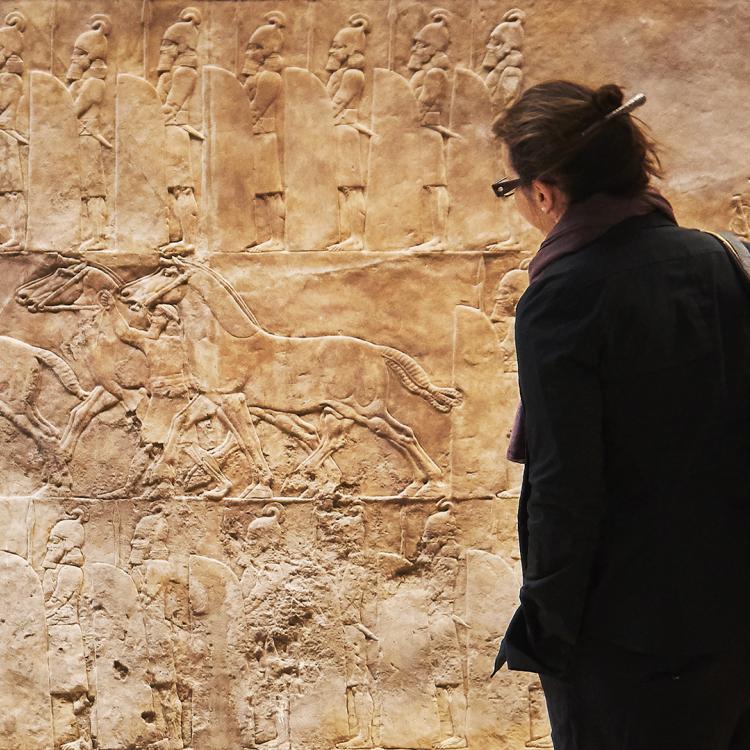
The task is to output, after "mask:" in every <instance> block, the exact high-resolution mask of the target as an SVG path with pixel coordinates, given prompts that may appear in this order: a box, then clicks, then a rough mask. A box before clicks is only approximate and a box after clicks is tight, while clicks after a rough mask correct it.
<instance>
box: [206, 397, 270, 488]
mask: <svg viewBox="0 0 750 750" xmlns="http://www.w3.org/2000/svg"><path fill="white" fill-rule="evenodd" d="M221 406H222V407H223V408H222V410H221V412H220V413H219V418H220V419H221V420H222V422H224V424H225V426H226V427H227V429H229V430H230V431H231V432H232V434H233V435H234V438H235V440H236V441H237V444H238V445H239V446H240V450H241V451H242V452H243V453H244V454H245V456H246V457H247V459H248V461H250V462H251V463H252V465H253V466H255V469H256V470H257V471H258V475H259V476H258V482H257V484H256V485H254V486H253V487H247V488H246V489H245V491H244V492H243V493H242V494H241V497H272V496H273V492H272V490H271V482H272V480H273V474H272V473H271V469H270V467H269V466H268V462H267V461H266V457H265V456H264V455H263V450H262V448H261V446H260V440H259V439H258V433H257V432H256V431H255V425H254V424H253V420H252V417H251V416H250V412H249V411H248V409H247V402H246V401H245V396H244V395H243V394H241V393H232V394H229V395H227V396H224V397H222V399H221Z"/></svg>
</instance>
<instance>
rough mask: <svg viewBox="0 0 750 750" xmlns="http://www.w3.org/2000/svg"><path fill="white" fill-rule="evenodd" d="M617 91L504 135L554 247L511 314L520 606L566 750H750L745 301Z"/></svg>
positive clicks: (540, 112) (521, 119)
mask: <svg viewBox="0 0 750 750" xmlns="http://www.w3.org/2000/svg"><path fill="white" fill-rule="evenodd" d="M622 100H623V96H622V91H621V90H620V89H619V88H618V87H617V86H614V85H608V86H603V87H602V88H600V89H598V90H596V91H594V90H592V89H589V88H587V87H585V86H580V85H576V84H572V83H568V82H564V81H552V82H548V83H544V84H541V85H538V86H534V87H533V88H531V89H529V90H527V91H526V92H525V93H524V94H523V96H522V97H521V99H520V100H519V101H518V102H517V103H516V104H515V105H514V106H513V107H511V108H510V109H509V110H508V111H507V112H506V113H505V114H504V115H503V116H502V117H501V118H500V119H499V121H498V122H497V123H496V126H495V130H496V134H497V135H498V136H499V138H500V139H501V140H502V141H503V143H504V151H505V160H506V163H507V169H508V175H509V178H508V179H505V180H503V181H501V182H500V183H497V184H496V185H495V186H493V187H494V189H495V191H496V193H497V194H498V195H500V196H504V195H507V194H508V193H509V192H512V191H513V190H515V196H516V204H517V206H518V210H519V211H520V213H521V214H522V215H523V216H524V217H525V218H526V219H527V220H528V221H529V222H530V223H531V224H532V225H534V226H535V227H537V228H538V229H540V230H541V231H542V232H544V233H545V234H546V239H545V240H544V242H543V243H542V245H541V247H540V249H539V252H538V254H537V255H536V257H535V258H534V259H533V261H532V262H531V264H530V267H529V274H530V281H531V284H530V286H529V289H528V290H527V291H526V293H525V294H524V296H523V297H522V299H521V301H520V303H519V305H518V309H517V318H516V345H517V352H518V365H519V382H520V388H521V399H522V409H521V412H520V414H519V419H518V420H517V424H516V429H515V432H514V436H513V440H512V445H511V451H512V453H513V456H512V457H514V458H516V459H518V458H521V459H522V460H523V459H525V462H526V467H525V473H524V482H523V488H522V493H521V498H520V507H519V518H518V525H519V540H520V547H521V556H522V564H523V569H524V580H523V587H522V588H521V596H520V599H521V606H520V607H519V609H518V611H517V612H516V613H515V615H514V617H513V619H512V620H511V622H510V624H509V626H508V631H507V633H506V635H505V638H504V640H503V643H502V646H501V649H500V653H499V654H498V659H497V663H496V669H499V668H500V667H501V666H502V665H503V664H504V663H506V662H507V664H508V667H509V668H510V669H519V670H526V671H531V672H538V673H540V675H541V679H542V685H543V688H544V692H545V696H546V698H547V704H548V710H549V713H550V719H551V722H552V727H553V739H554V742H555V747H556V748H557V750H573V749H575V750H609V749H612V750H614V749H615V748H617V750H624V748H628V749H631V748H632V749H633V750H636V749H637V750H650V748H654V749H656V748H659V750H665V748H680V750H693V749H694V750H714V749H716V750H718V749H719V748H721V749H722V750H723V749H728V748H732V749H733V750H740V749H743V750H745V749H746V748H750V627H749V624H750V619H749V617H748V616H749V615H750V596H748V593H749V592H748V589H750V543H749V542H750V471H748V456H750V295H749V294H748V290H747V288H746V287H745V284H744V280H743V279H742V277H741V276H740V274H739V273H738V272H737V270H736V269H735V268H734V266H733V265H732V263H731V262H730V260H729V258H728V257H727V252H726V250H725V249H724V248H723V246H722V244H721V243H720V242H719V241H718V240H717V239H716V238H714V237H712V236H711V235H708V234H705V233H702V232H698V231H695V230H689V229H683V228H680V227H679V226H677V224H676V222H675V219H674V215H673V213H672V210H671V207H670V206H669V203H668V202H667V201H666V199H664V198H663V197H662V196H661V195H660V194H659V193H658V192H656V191H655V190H654V189H652V188H651V187H650V184H649V183H650V179H651V178H652V177H653V176H656V175H657V173H658V168H659V161H658V157H657V154H656V151H655V148H654V145H653V143H652V142H651V141H650V140H649V138H648V136H647V135H646V134H645V133H644V131H643V130H642V129H641V128H640V126H639V125H638V124H637V123H636V121H635V120H634V119H633V118H632V117H631V116H630V115H629V114H627V113H624V114H618V115H616V116H610V117H608V115H611V114H612V113H613V112H614V110H616V109H617V108H618V107H619V106H620V105H621V104H622Z"/></svg>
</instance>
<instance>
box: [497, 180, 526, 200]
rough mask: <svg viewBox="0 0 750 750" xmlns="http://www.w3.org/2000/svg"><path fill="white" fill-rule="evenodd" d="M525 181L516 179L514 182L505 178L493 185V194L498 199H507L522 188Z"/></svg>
mask: <svg viewBox="0 0 750 750" xmlns="http://www.w3.org/2000/svg"><path fill="white" fill-rule="evenodd" d="M522 184H523V180H522V179H520V178H519V177H516V178H515V179H513V180H508V179H506V178H505V177H503V178H501V179H499V180H498V181H497V182H493V183H492V192H493V193H494V194H495V197H496V198H507V197H508V196H511V195H513V193H515V192H516V190H517V189H518V188H519V187H521V185H522Z"/></svg>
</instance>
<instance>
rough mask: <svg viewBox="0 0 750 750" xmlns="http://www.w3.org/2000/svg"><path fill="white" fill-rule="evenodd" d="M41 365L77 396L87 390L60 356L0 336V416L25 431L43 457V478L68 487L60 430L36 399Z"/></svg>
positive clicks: (39, 384)
mask: <svg viewBox="0 0 750 750" xmlns="http://www.w3.org/2000/svg"><path fill="white" fill-rule="evenodd" d="M45 368H48V369H49V370H51V371H52V373H53V374H54V375H55V377H56V378H57V379H58V380H59V381H60V383H61V384H62V385H63V387H64V388H65V389H66V390H67V391H68V392H70V393H72V394H73V395H74V396H77V397H78V398H79V399H81V400H85V399H86V398H88V396H89V394H88V393H87V392H86V391H85V390H84V389H83V388H82V387H81V384H80V383H79V382H78V378H77V377H76V374H75V373H74V372H73V370H72V369H71V367H70V366H69V365H68V363H67V362H66V361H65V360H64V359H63V358H62V357H60V356H58V355H57V354H55V353H54V352H51V351H49V350H47V349H42V348H40V347H38V346H32V345H31V344H27V343H26V342H24V341H19V340H18V339H15V338H11V337H10V336H0V416H2V417H4V418H5V419H7V420H8V421H9V422H10V423H11V424H12V425H13V426H15V427H16V428H17V429H18V430H20V431H21V432H22V433H24V434H25V435H28V436H29V437H30V438H31V439H32V440H33V441H34V442H35V443H36V445H37V447H38V448H39V450H40V452H41V453H42V455H43V457H44V461H45V481H46V482H48V483H49V484H51V485H54V486H57V487H61V488H65V489H69V487H70V476H69V473H68V468H67V457H66V456H65V453H64V451H62V450H61V445H60V430H59V429H58V428H57V427H56V426H55V425H54V424H52V422H50V421H49V420H48V419H47V418H46V417H45V416H44V415H43V414H42V413H41V411H39V407H38V406H37V401H38V400H40V399H41V398H42V394H41V393H40V388H41V377H42V374H43V371H44V369H45Z"/></svg>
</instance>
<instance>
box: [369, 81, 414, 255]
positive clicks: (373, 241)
mask: <svg viewBox="0 0 750 750" xmlns="http://www.w3.org/2000/svg"><path fill="white" fill-rule="evenodd" d="M372 129H373V130H374V131H375V136H374V137H373V138H372V141H371V144H370V171H369V177H368V180H367V218H366V220H365V221H366V223H365V241H366V243H367V246H368V247H369V248H370V249H372V250H402V249H405V248H407V247H411V246H412V245H416V244H418V243H419V242H421V240H422V237H421V224H422V221H421V201H422V171H421V169H420V161H421V139H420V136H421V128H420V125H419V113H418V110H417V101H416V99H415V98H414V95H413V94H412V92H411V89H410V88H409V83H408V81H407V80H406V79H405V78H404V77H403V76H400V75H398V73H393V72H392V71H390V70H385V69H383V68H376V69H375V81H374V88H373V98H372Z"/></svg>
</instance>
